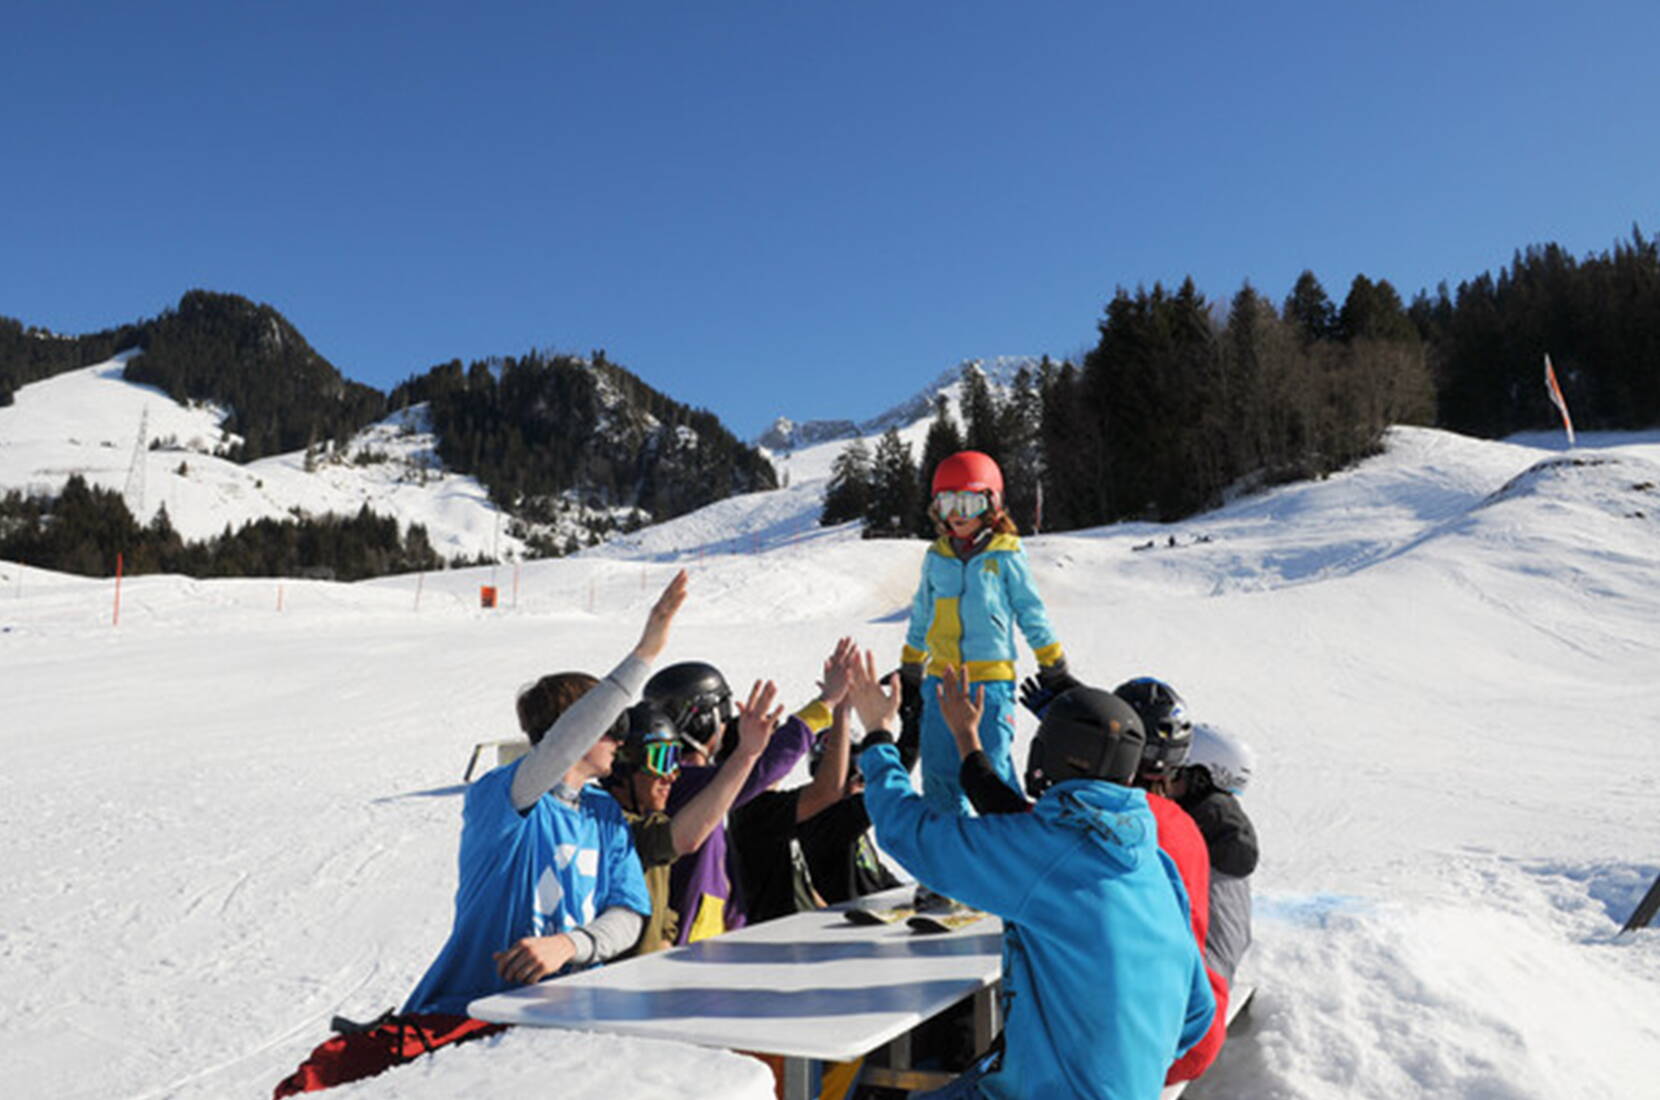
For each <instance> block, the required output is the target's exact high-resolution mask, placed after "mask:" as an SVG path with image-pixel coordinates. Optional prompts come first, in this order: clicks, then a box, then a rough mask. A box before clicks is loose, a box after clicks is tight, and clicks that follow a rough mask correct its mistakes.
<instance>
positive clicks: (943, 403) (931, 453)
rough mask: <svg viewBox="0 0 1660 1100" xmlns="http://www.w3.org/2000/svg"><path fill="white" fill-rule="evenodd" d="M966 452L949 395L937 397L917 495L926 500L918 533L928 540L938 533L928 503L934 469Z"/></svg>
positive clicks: (924, 445)
mask: <svg viewBox="0 0 1660 1100" xmlns="http://www.w3.org/2000/svg"><path fill="white" fill-rule="evenodd" d="M962 449H963V435H962V432H961V430H959V429H958V427H957V419H956V417H954V416H952V415H951V401H950V399H949V398H947V397H946V396H945V394H943V393H941V394H936V395H935V397H934V421H933V423H931V424H929V425H928V437H927V439H926V440H924V441H923V444H922V463H921V465H920V466H919V467H918V469H917V494H918V496H919V497H920V498H921V500H922V507H921V509H920V512H921V515H919V516H917V518H916V524H915V530H916V533H917V534H918V535H919V536H921V537H923V538H928V537H930V536H932V535H933V533H934V525H933V522H932V521H931V520H930V519H929V518H928V502H929V500H930V499H931V498H932V497H933V478H934V470H935V469H936V468H937V467H938V466H939V464H940V463H941V462H942V461H943V460H945V459H946V458H949V457H950V456H951V455H954V454H956V453H957V452H958V451H960V450H962Z"/></svg>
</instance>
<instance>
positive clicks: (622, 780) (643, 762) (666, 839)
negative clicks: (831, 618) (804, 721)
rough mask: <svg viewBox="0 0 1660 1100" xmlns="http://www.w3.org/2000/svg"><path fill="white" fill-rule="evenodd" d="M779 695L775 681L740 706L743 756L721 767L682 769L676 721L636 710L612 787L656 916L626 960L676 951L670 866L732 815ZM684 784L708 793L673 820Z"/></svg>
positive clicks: (646, 704)
mask: <svg viewBox="0 0 1660 1100" xmlns="http://www.w3.org/2000/svg"><path fill="white" fill-rule="evenodd" d="M777 694H778V688H777V685H775V684H774V683H772V681H770V680H769V681H767V682H766V683H765V684H761V683H756V684H755V686H754V687H753V688H751V689H750V694H749V701H748V702H747V703H746V704H744V705H742V706H740V707H739V708H738V716H739V717H738V748H737V751H735V752H734V753H733V754H732V755H731V756H729V757H727V758H726V762H725V763H723V764H722V765H721V766H720V767H719V768H718V769H715V768H696V769H691V770H690V771H682V769H681V766H680V760H681V750H682V745H683V743H682V741H681V739H680V734H679V733H678V732H677V731H676V730H675V728H674V721H673V720H672V719H671V718H670V717H669V716H668V714H667V713H666V712H665V711H664V710H663V709H662V708H661V707H659V706H657V704H655V703H653V702H651V701H650V700H642V701H641V702H638V703H635V704H634V705H633V706H632V707H630V708H629V711H628V719H629V728H628V736H627V738H626V739H624V741H623V744H622V748H620V749H618V750H617V761H616V764H615V765H614V766H613V767H612V769H611V775H610V777H609V778H608V779H606V781H605V786H606V789H607V790H609V791H610V792H611V794H612V796H613V797H615V798H616V800H617V802H618V803H619V804H620V805H621V806H622V808H623V816H624V817H626V818H627V819H628V823H629V826H630V827H631V828H632V829H633V830H634V848H635V850H636V851H637V852H638V853H639V856H640V865H641V867H642V868H643V869H644V871H645V879H646V889H647V890H648V892H649V893H650V894H651V916H650V917H649V918H648V919H647V920H646V924H645V928H644V929H642V930H641V932H640V939H639V942H637V943H636V944H635V945H634V946H633V947H632V948H630V949H629V951H628V952H627V954H629V955H644V954H648V953H650V952H652V951H661V950H663V949H664V948H666V947H672V946H674V941H675V936H676V933H677V932H678V931H679V915H678V914H677V913H676V912H675V910H674V906H673V905H672V904H671V902H670V898H669V871H670V868H671V867H672V866H673V864H674V862H675V860H677V859H679V858H680V857H681V856H684V855H690V854H692V853H694V852H696V851H697V850H698V849H699V848H701V847H702V846H703V845H704V844H705V843H706V842H707V840H708V838H709V834H710V833H712V832H713V831H714V830H715V829H716V828H717V827H718V826H719V825H720V824H721V821H722V819H723V818H725V816H726V812H727V810H729V809H731V807H732V803H733V800H734V799H736V798H737V796H738V793H739V791H740V790H741V788H742V787H743V784H744V782H745V780H747V779H748V778H749V775H750V772H751V771H753V770H754V767H755V763H756V761H757V760H759V759H760V758H761V753H762V752H763V751H764V750H765V749H766V746H767V742H768V740H770V739H771V737H772V732H773V730H774V729H775V728H776V727H777V725H778V719H779V717H780V715H781V712H782V710H783V708H782V707H779V708H774V707H773V705H772V704H773V700H774V698H775V697H776V696H777ZM683 782H684V783H687V784H689V785H694V786H697V787H699V788H701V789H699V790H697V791H696V793H694V794H691V795H690V796H689V797H685V798H683V799H682V801H681V804H680V806H679V808H678V809H677V810H676V811H675V812H674V813H673V814H672V815H671V814H670V813H669V812H668V810H669V797H670V794H671V793H672V791H673V789H674V788H675V787H676V786H677V785H679V784H681V783H683Z"/></svg>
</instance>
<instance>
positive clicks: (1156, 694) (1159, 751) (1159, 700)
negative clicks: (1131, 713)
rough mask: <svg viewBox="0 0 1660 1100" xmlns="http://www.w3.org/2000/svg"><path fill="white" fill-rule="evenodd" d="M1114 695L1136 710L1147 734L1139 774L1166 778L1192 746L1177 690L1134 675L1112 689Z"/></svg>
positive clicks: (1189, 724)
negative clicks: (1131, 678) (1133, 677)
mask: <svg viewBox="0 0 1660 1100" xmlns="http://www.w3.org/2000/svg"><path fill="white" fill-rule="evenodd" d="M1113 694H1114V695H1116V696H1118V697H1119V698H1120V699H1122V700H1124V701H1125V702H1126V703H1128V704H1130V706H1132V707H1134V708H1135V712H1136V714H1138V715H1140V716H1141V728H1142V729H1143V730H1145V731H1146V734H1147V745H1146V747H1145V748H1144V749H1143V750H1142V754H1141V774H1142V775H1147V776H1162V775H1168V774H1170V773H1171V772H1173V771H1175V770H1176V769H1177V768H1179V767H1181V766H1182V763H1183V762H1184V761H1186V760H1187V751H1188V749H1189V748H1190V747H1191V746H1192V744H1193V720H1192V719H1191V718H1189V717H1188V714H1187V704H1186V703H1185V702H1183V701H1182V697H1181V696H1180V695H1178V694H1177V693H1176V689H1175V688H1173V687H1171V686H1170V685H1169V684H1167V683H1165V682H1164V681H1163V680H1160V679H1157V678H1155V677H1152V676H1137V677H1136V678H1135V679H1133V680H1126V681H1124V682H1123V683H1122V684H1119V685H1118V686H1117V687H1116V688H1114V689H1113Z"/></svg>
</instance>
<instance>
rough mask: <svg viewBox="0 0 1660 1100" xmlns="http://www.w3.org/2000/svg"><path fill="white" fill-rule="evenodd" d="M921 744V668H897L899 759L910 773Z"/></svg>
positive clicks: (911, 665) (914, 665) (909, 666)
mask: <svg viewBox="0 0 1660 1100" xmlns="http://www.w3.org/2000/svg"><path fill="white" fill-rule="evenodd" d="M921 743H922V666H921V665H917V664H909V665H900V666H899V759H900V762H901V763H903V764H904V765H905V770H906V771H910V770H911V768H912V767H913V766H914V765H915V764H916V758H917V750H918V748H919V746H920V745H921Z"/></svg>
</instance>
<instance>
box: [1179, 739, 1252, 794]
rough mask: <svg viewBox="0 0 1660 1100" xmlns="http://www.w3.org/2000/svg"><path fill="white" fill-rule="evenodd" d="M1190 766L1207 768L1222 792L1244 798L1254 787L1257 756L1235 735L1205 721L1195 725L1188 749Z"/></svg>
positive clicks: (1211, 778)
mask: <svg viewBox="0 0 1660 1100" xmlns="http://www.w3.org/2000/svg"><path fill="white" fill-rule="evenodd" d="M1187 763H1188V766H1189V767H1195V768H1203V769H1205V771H1206V772H1208V773H1209V774H1210V781H1211V782H1212V783H1214V784H1215V785H1216V786H1217V788H1218V789H1220V790H1224V791H1227V792H1228V793H1229V794H1232V795H1243V794H1244V793H1245V788H1246V787H1248V786H1250V784H1251V769H1252V768H1253V766H1254V765H1255V764H1256V754H1255V753H1253V752H1252V751H1251V746H1249V745H1247V744H1246V743H1245V742H1243V741H1241V740H1240V739H1239V738H1237V737H1235V736H1234V735H1233V734H1231V733H1225V732H1223V731H1222V730H1219V729H1217V728H1216V727H1215V726H1212V725H1209V724H1208V723H1205V722H1195V723H1194V724H1193V745H1192V747H1191V748H1190V749H1188V753H1187Z"/></svg>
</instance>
